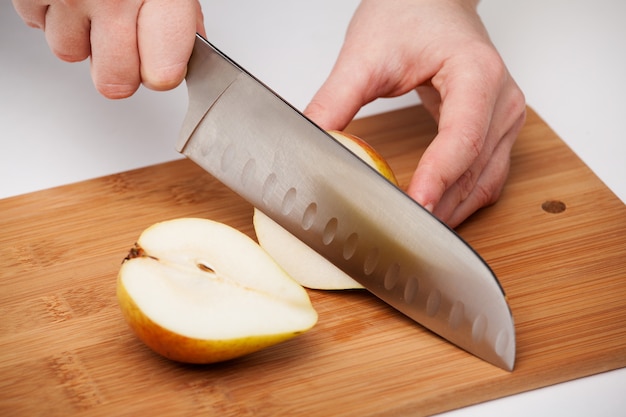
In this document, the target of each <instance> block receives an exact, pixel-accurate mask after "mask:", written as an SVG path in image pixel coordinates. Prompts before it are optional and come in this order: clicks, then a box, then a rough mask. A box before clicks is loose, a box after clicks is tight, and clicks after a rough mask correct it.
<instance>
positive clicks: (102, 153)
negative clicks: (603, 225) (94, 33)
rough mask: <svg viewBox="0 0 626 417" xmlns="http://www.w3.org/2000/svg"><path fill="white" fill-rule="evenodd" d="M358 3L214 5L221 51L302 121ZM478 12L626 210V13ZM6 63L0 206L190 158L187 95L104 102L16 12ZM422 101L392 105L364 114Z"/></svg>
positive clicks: (606, 1) (529, 6) (2, 31)
mask: <svg viewBox="0 0 626 417" xmlns="http://www.w3.org/2000/svg"><path fill="white" fill-rule="evenodd" d="M357 4H358V1H357V0H317V1H315V2H302V1H300V2H298V1H295V0H265V1H255V2H252V1H242V0H238V1H237V0H215V1H208V0H205V1H203V6H204V12H205V21H206V25H207V31H208V37H209V39H210V40H211V41H212V42H213V43H215V44H216V45H217V46H218V47H219V48H220V49H222V50H223V51H225V52H226V53H227V54H228V55H230V56H231V57H232V58H234V59H235V60H236V61H238V62H239V63H240V64H242V65H243V66H244V67H246V68H247V69H248V70H250V71H251V72H252V73H254V74H255V75H256V76H257V77H259V78H260V79H261V80H263V81H264V82H265V83H267V84H268V85H270V86H271V87H272V88H273V89H274V90H276V91H277V92H278V93H279V94H280V95H282V96H283V97H284V98H286V99H287V100H288V101H290V102H291V103H292V104H293V105H295V106H296V107H297V108H300V109H302V108H304V106H306V104H307V103H308V100H309V99H310V98H311V96H312V95H313V94H314V92H315V91H316V90H317V88H318V87H319V85H320V84H321V83H322V82H323V80H324V79H325V77H326V75H327V74H328V72H329V70H330V68H331V66H332V64H333V63H334V59H335V57H336V55H337V52H338V50H339V48H340V46H341V42H342V39H343V35H344V31H345V27H346V25H347V23H348V21H349V19H350V17H351V15H352V12H353V10H354V8H355V7H356V5H357ZM479 10H480V13H481V15H482V17H483V19H484V21H485V24H486V25H487V28H488V29H489V31H490V34H491V36H492V39H493V41H494V43H495V44H496V46H497V47H498V49H499V50H500V52H501V54H502V55H503V57H504V59H505V61H506V62H507V64H508V66H509V69H510V71H511V73H512V74H513V76H514V77H515V78H516V80H517V81H518V83H519V84H520V86H521V87H522V89H523V90H524V92H525V94H526V98H527V102H528V104H529V105H530V106H532V107H533V108H534V109H535V110H536V111H537V112H538V113H539V114H540V116H541V117H542V118H543V119H544V120H545V121H546V122H547V123H548V124H549V125H550V126H551V127H552V128H553V129H554V130H555V131H556V132H557V134H558V135H559V136H560V137H561V138H562V139H563V140H564V141H565V142H566V143H567V144H568V145H569V146H570V147H571V148H572V149H573V150H574V151H575V152H576V153H577V154H578V155H579V156H580V157H581V158H582V159H583V160H584V161H585V162H586V163H587V164H588V165H589V166H590V167H591V169H592V170H593V171H594V172H595V173H596V174H597V175H598V176H599V177H600V178H601V179H602V180H603V181H604V182H605V183H606V184H607V185H608V186H609V188H611V189H612V190H613V191H614V192H615V193H616V194H617V195H618V196H619V197H620V198H621V200H622V201H626V161H625V159H626V135H625V134H624V128H623V124H624V119H625V118H626V105H625V104H624V98H625V97H626V81H625V79H624V77H625V75H626V24H624V21H625V20H626V2H624V1H622V0H596V1H593V2H592V1H582V0H526V1H514V0H483V2H482V3H481V5H480V9H479ZM0 56H1V58H0V198H5V197H9V196H13V195H19V194H23V193H27V192H32V191H36V190H40V189H45V188H49V187H53V186H57V185H62V184H67V183H71V182H76V181H80V180H84V179H89V178H93V177H98V176H102V175H107V174H111V173H116V172H121V171H126V170H128V169H132V168H137V167H142V166H147V165H151V164H155V163H159V162H163V161H168V160H172V159H175V158H180V156H179V155H178V154H176V152H175V151H174V143H175V140H176V137H177V135H178V129H179V128H180V124H181V121H182V118H183V115H184V113H185V110H186V91H185V90H184V87H181V88H178V89H176V90H173V91H171V92H166V93H155V92H151V91H147V90H145V89H141V90H140V91H139V93H138V94H136V95H135V96H133V97H132V98H130V99H126V100H121V101H109V100H107V99H104V98H102V97H100V96H99V95H98V94H97V93H96V91H95V90H94V88H93V86H92V84H91V79H90V77H89V65H88V63H87V62H83V63H78V64H68V63H64V62H61V61H59V60H58V59H56V58H55V57H54V56H53V55H52V54H51V53H50V52H49V50H48V48H47V45H46V42H45V39H44V37H43V34H42V33H41V32H40V31H38V30H34V29H30V28H28V27H26V26H25V25H24V24H23V23H22V22H21V20H20V19H19V18H18V17H17V15H16V14H15V12H14V10H13V9H12V6H11V3H10V2H8V1H3V2H2V3H1V4H0ZM417 102H418V101H417V98H416V97H415V96H414V95H408V96H405V97H402V98H399V99H392V100H379V101H377V102H375V103H373V104H372V105H369V106H367V107H366V108H365V109H364V110H362V112H361V113H360V115H359V116H364V115H369V114H376V113H379V112H381V111H385V110H390V109H394V108H399V107H405V106H407V105H411V104H414V103H417ZM0 215H2V214H1V213H0ZM625 285H626V284H625ZM625 387H626V369H622V370H618V371H614V372H609V373H605V374H601V375H597V376H593V377H589V378H584V379H581V380H578V381H572V382H568V383H564V384H559V385H557V386H554V387H549V388H544V389H540V390H535V391H531V392H529V393H525V394H520V395H516V396H512V397H509V398H504V399H500V400H496V401H491V402H488V403H485V404H480V405H478V406H474V407H468V408H465V409H462V410H457V411H454V412H451V413H447V415H450V416H470V415H472V416H473V415H480V416H501V415H507V416H522V415H523V416H526V415H535V416H553V415H555V414H556V413H559V415H568V416H588V415H594V416H615V415H624V413H625V411H624V410H626V396H625V395H624V393H625V392H626V388H625Z"/></svg>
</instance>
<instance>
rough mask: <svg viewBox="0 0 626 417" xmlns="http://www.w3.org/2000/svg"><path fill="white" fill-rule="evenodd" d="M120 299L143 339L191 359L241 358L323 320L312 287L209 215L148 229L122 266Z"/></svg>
mask: <svg viewBox="0 0 626 417" xmlns="http://www.w3.org/2000/svg"><path fill="white" fill-rule="evenodd" d="M117 298H118V301H119V305H120V307H121V310H122V314H123V316H124V318H125V319H126V321H127V322H128V324H129V325H130V327H131V329H132V330H133V331H134V333H135V334H136V335H137V336H138V338H139V339H140V340H141V341H143V342H144V343H145V344H146V345H147V346H149V347H150V348H151V349H153V350H154V351H155V352H157V353H159V354H161V355H163V356H164V357H166V358H169V359H171V360H174V361H180V362H186V363H213V362H220V361H225V360H229V359H233V358H236V357H240V356H242V355H246V354H249V353H252V352H255V351H258V350H260V349H263V348H266V347H269V346H271V345H274V344H276V343H279V342H282V341H285V340H287V339H290V338H292V337H294V336H297V335H299V334H301V333H303V332H305V331H307V330H309V329H310V328H312V327H313V326H314V325H315V323H316V322H317V313H316V311H315V310H314V308H313V306H312V305H311V302H310V299H309V296H308V294H307V292H306V290H305V289H304V288H303V287H302V286H301V285H299V284H298V283H297V282H296V281H294V280H293V279H292V278H291V277H290V276H289V275H288V274H287V273H286V272H285V271H284V270H283V269H282V268H281V267H280V266H278V265H277V264H276V262H275V261H274V260H273V259H272V258H271V257H270V256H269V255H268V254H267V253H266V252H265V251H264V250H263V249H261V247H260V246H259V245H258V244H257V243H256V242H255V241H254V240H252V239H250V238H249V237H248V236H246V235H245V234H243V233H241V232H240V231H238V230H236V229H234V228H232V227H230V226H227V225H225V224H223V223H219V222H215V221H211V220H207V219H197V218H180V219H174V220H169V221H164V222H161V223H157V224H155V225H153V226H151V227H149V228H148V229H146V230H145V231H144V232H143V233H142V234H141V236H140V237H139V239H138V240H137V243H136V244H135V247H134V248H132V249H131V251H130V253H129V255H128V257H127V258H126V259H125V260H124V262H123V264H122V266H121V268H120V271H119V274H118V279H117Z"/></svg>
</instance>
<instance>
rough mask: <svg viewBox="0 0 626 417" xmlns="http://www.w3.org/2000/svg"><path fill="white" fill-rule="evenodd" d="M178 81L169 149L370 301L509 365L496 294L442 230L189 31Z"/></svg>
mask: <svg viewBox="0 0 626 417" xmlns="http://www.w3.org/2000/svg"><path fill="white" fill-rule="evenodd" d="M186 82H187V88H188V92H189V109H188V111H187V115H186V117H185V120H184V122H183V127H182V129H181V134H180V138H179V141H178V144H177V149H178V151H179V152H181V153H183V154H184V155H186V156H187V157H188V158H190V159H191V160H193V161H194V162H196V163H197V164H198V165H200V166H201V167H202V168H204V169H205V170H206V171H208V172H209V173H211V174H212V175H213V176H214V177H216V178H217V179H218V180H220V181H221V182H223V183H224V184H225V185H227V186H228V187H230V188H231V189H233V190H234V191H235V192H237V193H238V194H240V195H241V196H242V197H243V198H245V199H246V200H247V201H248V202H250V203H251V204H252V205H254V206H255V207H257V208H258V209H260V210H261V211H263V212H264V213H265V214H266V215H268V216H269V217H270V218H272V219H274V220H275V221H276V222H277V223H279V224H280V225H281V226H283V227H284V228H285V229H286V230H288V231H289V232H291V233H292V234H293V235H295V236H296V237H298V238H299V239H300V240H302V241H303V242H304V243H306V244H307V245H309V246H310V247H311V248H313V249H314V250H316V251H317V252H319V253H320V254H321V255H323V256H324V257H326V258H327V259H328V260H330V261H331V262H332V263H334V264H335V265H336V266H338V267H339V268H340V269H342V270H343V271H344V272H346V273H347V274H348V275H349V276H351V277H353V278H354V279H355V280H356V281H358V282H359V283H361V284H362V285H363V286H364V287H365V288H367V289H368V290H369V291H370V292H371V293H373V294H375V295H376V296H377V297H379V298H380V299H381V300H383V301H385V302H386V303H388V304H390V305H391V306H393V307H394V308H396V309H397V310H399V311H401V312H402V313H404V314H406V315H407V316H409V317H411V318H412V319H414V320H415V321H416V322H418V323H420V324H421V325H423V326H425V327H426V328H428V329H430V330H432V331H433V332H435V333H437V334H439V335H440V336H442V337H444V338H445V339H447V340H449V341H450V342H452V343H454V344H456V345H457V346H459V347H461V348H463V349H465V350H466V351H468V352H471V353H472V354H474V355H476V356H478V357H480V358H482V359H484V360H486V361H488V362H490V363H492V364H494V365H497V366H499V367H501V368H504V369H506V370H509V371H510V370H512V369H513V366H514V363H515V327H514V323H513V317H512V314H511V311H510V309H509V306H508V304H507V301H506V298H505V295H504V291H503V289H502V287H501V286H500V283H499V282H498V279H497V278H496V276H495V275H494V273H493V272H492V270H491V269H490V268H489V266H488V265H487V264H486V262H485V261H484V260H483V259H482V258H481V257H480V256H479V255H478V254H477V253H476V252H475V251H474V250H473V249H472V248H471V247H470V246H469V245H468V244H467V243H466V242H465V241H463V240H462V239H461V238H460V237H459V236H458V235H457V234H456V233H455V232H454V231H453V230H452V229H450V228H449V227H447V226H446V225H445V224H443V223H442V222H440V221H439V220H438V219H437V218H435V217H434V216H433V215H432V214H430V213H429V212H428V211H427V210H426V209H424V208H423V207H421V206H420V205H419V204H417V203H416V202H415V201H414V200H413V199H411V198H410V197H409V196H408V195H407V194H405V193H404V192H403V191H402V190H400V189H399V188H397V187H396V186H394V185H393V184H392V183H390V182H389V181H387V180H386V179H385V178H384V177H382V176H381V175H380V174H379V173H378V172H376V171H375V170H374V169H372V168H370V167H369V166H368V165H367V164H366V163H364V162H362V161H361V160H360V159H359V158H358V157H356V156H355V155H354V154H352V153H351V152H350V151H349V150H347V149H346V148H345V147H344V146H342V145H341V144H340V143H339V142H337V141H336V140H334V139H333V138H332V137H331V136H329V135H328V134H327V133H326V132H325V131H324V130H322V129H321V128H319V127H318V126H317V125H315V124H314V123H313V122H312V121H310V120H309V119H307V118H306V117H305V116H304V115H302V114H301V113H300V112H298V111H297V110H296V109H295V108H293V107H292V106H291V105H289V103H287V102H286V101H284V100H283V99H281V98H280V97H279V96H278V95H276V94H275V93H274V92H272V91H271V90H270V89H269V88H267V87H266V86H265V85H264V84H263V83H261V82H260V81H259V80H257V79H256V78H255V77H253V76H252V75H251V74H249V73H248V72H247V71H245V70H244V69H243V68H241V67H240V66H239V65H237V64H236V63H235V62H233V61H232V60H231V59H229V58H228V57H227V56H225V55H224V54H223V53H221V52H220V51H218V50H217V49H216V48H214V47H213V46H212V45H211V44H210V43H209V42H207V41H206V40H205V39H203V38H202V37H201V36H199V35H197V37H196V41H195V46H194V49H193V53H192V56H191V59H190V61H189V65H188V72H187V76H186ZM381 202H384V204H382V203H381Z"/></svg>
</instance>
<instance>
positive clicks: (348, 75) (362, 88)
mask: <svg viewBox="0 0 626 417" xmlns="http://www.w3.org/2000/svg"><path fill="white" fill-rule="evenodd" d="M349 54H350V53H349V52H347V53H346V52H343V51H342V53H340V56H339V58H338V59H337V62H336V64H335V66H334V68H333V70H332V71H331V73H330V75H329V76H328V78H327V79H326V81H325V82H324V84H322V86H321V87H320V89H319V90H318V91H317V93H316V94H315V95H314V96H313V99H312V100H311V102H310V103H309V105H308V106H307V107H306V109H305V110H304V114H305V115H306V116H307V117H309V118H310V119H311V120H313V121H314V122H315V123H317V124H318V125H319V126H320V127H322V128H323V129H326V130H343V129H344V128H345V127H346V126H347V125H348V123H350V121H351V120H352V119H353V118H354V116H355V115H356V114H357V112H358V111H359V110H360V109H361V107H362V106H363V105H365V104H367V103H369V102H370V101H372V100H373V99H374V98H375V97H373V94H372V92H371V91H369V90H370V85H371V83H370V82H369V81H368V80H369V76H368V74H369V72H368V71H367V69H366V68H365V63H363V62H361V65H360V68H359V63H358V62H357V61H356V60H355V59H353V58H352V57H350V56H349Z"/></svg>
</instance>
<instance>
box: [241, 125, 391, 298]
mask: <svg viewBox="0 0 626 417" xmlns="http://www.w3.org/2000/svg"><path fill="white" fill-rule="evenodd" d="M328 133H330V134H331V135H332V136H333V137H334V138H335V139H337V140H338V141H339V142H340V143H341V144H342V145H344V146H345V147H346V148H348V149H349V150H350V151H352V152H353V153H354V154H355V155H356V156H358V157H359V158H361V159H362V160H363V161H365V162H366V163H367V164H369V165H370V166H371V167H373V168H375V169H376V170H377V171H378V172H380V173H381V174H382V175H383V176H385V178H387V179H388V180H389V181H391V182H393V183H394V184H396V185H397V184H398V181H397V179H396V177H395V175H394V173H393V171H392V169H391V167H390V166H389V164H388V163H387V161H386V160H385V159H384V158H383V157H382V156H381V155H380V154H379V153H378V152H377V151H376V150H375V149H374V148H373V147H372V146H370V145H369V144H368V143H367V142H365V141H364V140H363V139H361V138H359V137H358V136H355V135H351V134H348V133H345V132H339V131H329V132H328ZM253 223H254V230H255V232H256V236H257V240H258V241H259V244H260V245H261V247H262V248H263V249H265V250H266V251H267V253H269V254H270V256H271V257H272V258H274V259H275V260H276V262H277V263H278V264H279V265H280V266H282V267H283V269H285V271H287V273H288V274H289V275H290V276H291V277H292V278H293V279H295V280H296V281H297V282H298V283H300V284H301V285H302V286H304V287H307V288H310V289H317V290H346V289H360V288H363V286H362V285H361V284H359V283H358V282H356V281H355V280H354V279H352V278H351V277H350V276H349V275H347V274H346V273H345V272H343V271H342V270H341V269H339V268H337V267H336V266H335V265H333V264H332V263H331V262H329V261H328V260H326V258H324V257H323V256H322V255H320V254H319V253H317V252H316V251H314V250H313V249H311V248H310V247H309V246H307V245H306V244H304V243H303V242H302V241H301V240H300V239H298V238H297V237H295V236H294V235H292V234H291V233H289V232H288V231H287V230H285V229H284V228H283V227H282V226H280V225H279V224H278V223H276V222H275V221H274V220H272V219H271V218H269V217H268V216H266V215H265V214H264V213H263V212H261V211H260V210H258V209H255V210H254V215H253Z"/></svg>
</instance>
